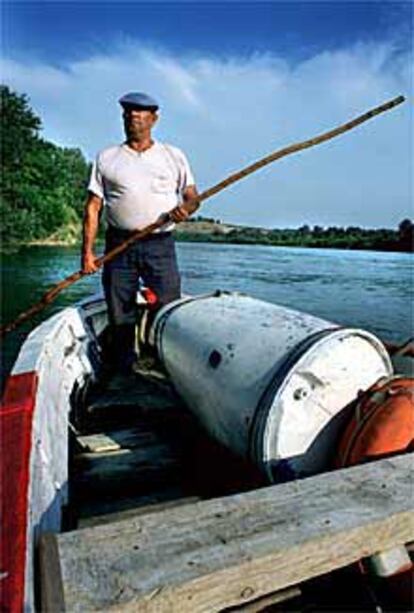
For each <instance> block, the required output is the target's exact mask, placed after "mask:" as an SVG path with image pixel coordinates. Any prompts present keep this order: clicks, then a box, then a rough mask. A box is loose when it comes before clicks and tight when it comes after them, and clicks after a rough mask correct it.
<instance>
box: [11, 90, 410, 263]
mask: <svg viewBox="0 0 414 613" xmlns="http://www.w3.org/2000/svg"><path fill="white" fill-rule="evenodd" d="M0 94H1V122H0V127H1V135H0V136H1V165H2V181H1V184H0V215H1V222H2V223H1V234H0V238H1V240H2V245H3V248H4V247H5V248H7V247H8V246H10V245H15V244H19V243H30V242H33V241H49V242H62V243H74V242H78V241H80V238H81V221H82V214H83V203H84V200H85V190H86V184H87V180H88V175H89V171H90V167H89V165H88V163H87V162H86V160H85V158H84V157H83V155H82V153H81V151H80V150H79V149H67V148H62V147H58V146H57V145H55V144H53V143H50V142H48V141H46V140H44V139H42V138H41V137H40V131H41V127H42V124H41V120H40V118H39V117H38V116H37V115H36V114H35V113H34V112H33V110H32V109H31V107H30V105H29V101H28V98H27V96H26V95H24V94H23V95H20V94H17V93H15V92H13V91H11V90H10V89H9V88H8V87H7V86H5V85H2V86H0ZM176 235H177V238H178V240H182V241H203V242H205V241H214V242H222V243H223V242H224V243H241V244H257V243H258V244H262V245H284V246H300V247H332V248H338V249H374V250H383V251H412V250H413V244H414V226H413V223H412V222H411V221H410V220H409V219H404V220H403V221H402V222H401V223H400V224H399V227H398V229H396V230H389V229H379V230H366V229H363V228H358V227H353V226H352V227H348V228H336V227H330V228H322V227H320V226H314V227H313V228H310V227H309V226H308V225H304V226H302V227H301V228H298V229H274V230H268V229H264V228H249V227H241V226H224V225H222V224H220V221H219V220H217V219H211V218H205V217H195V218H193V219H191V220H189V223H186V224H180V225H179V226H178V228H177V231H176Z"/></svg>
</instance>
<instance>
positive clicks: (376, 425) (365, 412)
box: [335, 377, 414, 468]
mask: <svg viewBox="0 0 414 613" xmlns="http://www.w3.org/2000/svg"><path fill="white" fill-rule="evenodd" d="M413 448H414V379H412V378H408V377H388V378H385V379H382V380H380V381H378V382H377V383H376V384H375V385H373V386H372V387H370V388H369V389H368V390H367V391H366V392H363V393H362V394H361V395H360V397H359V398H358V399H357V401H356V404H355V408H354V412H353V415H352V417H351V419H350V421H349V423H348V425H347V427H346V428H345V431H344V434H343V436H342V438H341V440H340V442H339V447H338V453H337V456H336V462H335V464H336V467H337V468H343V467H345V466H353V465H355V464H361V463H363V462H369V461H371V460H379V459H381V458H383V457H386V456H389V455H394V454H398V453H404V452H406V451H410V450H412V449H413Z"/></svg>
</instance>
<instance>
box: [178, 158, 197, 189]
mask: <svg viewBox="0 0 414 613" xmlns="http://www.w3.org/2000/svg"><path fill="white" fill-rule="evenodd" d="M178 159H179V168H180V174H179V179H178V181H179V183H178V188H179V190H180V192H181V193H182V192H183V191H184V190H185V188H186V187H188V186H189V185H195V179H194V175H193V171H192V170H191V166H190V164H189V162H188V160H187V158H186V156H185V155H184V153H183V152H182V151H180V150H179V151H178Z"/></svg>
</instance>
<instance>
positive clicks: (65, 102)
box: [1, 41, 413, 226]
mask: <svg viewBox="0 0 414 613" xmlns="http://www.w3.org/2000/svg"><path fill="white" fill-rule="evenodd" d="M410 61H411V58H410V57H409V56H408V55H405V56H404V55H401V54H400V55H397V54H396V52H395V50H394V48H393V45H392V43H391V42H390V43H383V44H365V45H362V44H357V45H355V46H353V47H352V48H349V49H341V50H337V51H326V52H325V53H321V54H319V55H316V56H314V57H311V58H309V59H307V60H306V61H303V62H302V63H299V64H296V65H293V66H292V65H290V64H289V63H288V62H286V61H284V59H283V58H278V57H274V56H272V55H270V54H268V55H256V56H253V57H250V58H236V57H233V58H222V57H213V56H210V57H200V56H178V55H174V54H172V53H169V52H168V51H167V50H165V49H163V50H160V49H155V48H150V47H148V46H142V45H140V44H138V43H137V42H135V43H132V42H131V41H129V42H128V43H127V44H124V45H123V47H122V48H118V49H116V50H114V51H112V52H108V54H107V55H106V56H103V55H101V56H94V57H90V58H89V59H87V60H83V61H81V62H74V63H72V64H70V65H68V66H65V68H64V69H59V68H55V67H52V66H47V65H40V64H34V65H23V64H21V63H18V62H15V61H10V60H7V59H4V60H3V61H2V66H1V71H2V75H3V81H4V82H5V83H7V84H8V85H10V86H11V87H12V88H14V89H16V90H17V91H19V92H25V93H27V94H28V95H29V97H30V99H31V103H32V105H33V107H34V109H35V110H36V111H37V112H38V114H39V115H40V116H41V118H42V120H43V124H44V136H45V137H46V138H49V139H51V140H54V141H55V142H58V143H59V144H62V145H66V146H78V147H81V148H82V150H83V151H84V152H85V154H86V155H87V156H88V157H90V158H91V157H93V156H94V154H95V152H96V151H97V150H98V149H100V148H102V147H105V146H107V145H109V144H112V143H114V142H118V141H119V140H120V138H121V136H122V134H121V121H120V115H119V113H118V109H117V104H116V101H117V99H118V98H119V96H120V95H122V94H123V93H125V92H126V91H131V90H141V91H147V92H149V93H151V94H152V95H154V96H155V97H157V98H159V100H160V101H161V104H162V109H161V120H160V125H159V129H158V133H157V136H158V138H160V139H164V140H167V141H169V142H173V143H175V144H177V145H178V146H181V147H182V148H183V149H184V150H185V151H186V152H187V153H188V155H189V157H190V158H191V160H192V163H193V166H194V168H195V170H196V175H197V177H198V182H199V184H200V187H202V188H206V187H208V186H210V185H211V184H213V183H215V182H217V181H219V180H220V179H222V178H223V177H224V176H226V175H227V174H228V173H230V172H232V171H234V170H236V169H238V168H239V167H241V166H243V165H245V164H247V163H249V162H251V161H253V160H255V159H256V158H258V157H261V156H262V155H265V154H267V153H269V152H271V151H272V150H275V149H277V148H279V147H282V146H285V145H287V144H290V143H292V142H295V141H298V140H303V139H305V138H309V137H311V136H313V135H314V134H316V133H319V132H322V131H325V130H327V129H329V128H331V127H334V126H335V125H337V124H338V123H342V122H344V121H346V120H348V119H350V118H352V117H353V116H355V115H357V114H360V113H362V112H364V111H365V110H367V109H369V108H371V107H373V106H376V105H377V104H380V103H381V102H383V101H385V100H387V99H389V98H392V97H394V96H396V95H398V94H400V93H403V94H406V95H407V94H408V95H410V93H411V92H410V75H411V69H412V66H411V64H410ZM411 123H412V117H411V114H410V107H409V103H406V104H405V105H403V106H402V107H399V108H398V109H396V110H394V111H391V112H390V113H388V114H387V115H384V116H382V117H379V118H377V119H374V120H372V121H371V122H369V123H368V124H366V125H365V126H363V127H361V128H358V129H357V130H355V131H353V132H351V133H349V134H347V135H344V136H341V137H339V138H338V139H336V140H335V141H332V142H330V143H327V144H325V145H323V146H321V147H320V148H319V147H318V148H316V149H314V150H310V151H307V152H306V153H303V154H300V155H298V156H293V157H291V158H288V159H285V160H284V161H282V162H280V163H276V164H275V165H274V166H272V167H270V168H268V169H266V170H263V171H261V172H260V173H258V174H257V175H255V176H252V177H250V178H249V179H246V181H244V182H242V183H241V184H240V185H239V186H234V187H233V188H231V190H229V191H228V192H225V193H223V194H222V195H220V196H218V197H216V198H215V199H214V200H213V201H211V204H206V205H204V209H203V210H204V212H205V214H206V215H213V216H215V217H220V218H221V219H225V220H228V221H234V222H238V223H248V224H255V225H267V226H283V225H291V226H297V225H300V224H302V223H310V224H325V225H328V224H338V225H339V224H341V225H356V224H361V225H367V226H395V225H396V224H397V223H398V222H399V221H400V220H401V219H402V218H403V217H406V216H410V215H412V211H411V210H410V208H411V206H412V183H411V165H412V162H413V159H412V158H413V148H412V137H411V133H410V128H411V127H412V126H411Z"/></svg>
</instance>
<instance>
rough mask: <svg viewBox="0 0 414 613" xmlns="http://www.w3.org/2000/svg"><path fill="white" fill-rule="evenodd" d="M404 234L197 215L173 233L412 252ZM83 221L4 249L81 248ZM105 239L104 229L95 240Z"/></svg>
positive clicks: (221, 240) (199, 239) (200, 238)
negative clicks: (237, 221) (256, 224)
mask: <svg viewBox="0 0 414 613" xmlns="http://www.w3.org/2000/svg"><path fill="white" fill-rule="evenodd" d="M406 221H407V224H410V227H409V232H407V235H406V236H404V235H402V234H401V232H400V233H399V232H398V231H395V230H390V229H384V228H383V229H369V230H367V229H364V228H358V227H350V228H338V227H329V228H326V229H325V228H323V227H320V226H314V227H313V229H311V228H310V227H309V226H307V225H304V226H301V227H300V228H297V229H292V228H285V229H268V228H258V227H251V226H236V225H230V224H225V223H221V222H220V221H219V220H214V219H208V218H202V217H198V218H195V219H191V220H189V221H187V222H183V223H181V224H178V225H177V226H176V228H175V229H174V231H173V233H174V236H175V239H176V241H177V242H178V243H180V242H191V243H216V244H222V245H223V244H224V245H260V246H264V247H266V246H270V247H297V248H302V249H342V250H346V251H377V252H388V253H390V252H391V253H412V252H413V251H414V244H413V240H412V236H411V235H412V228H413V226H412V224H411V222H410V221H409V220H406ZM81 232H82V229H81V224H80V223H77V224H71V225H70V226H67V227H62V228H61V229H60V230H59V231H58V232H56V233H54V234H53V235H51V236H49V237H45V238H43V239H35V240H30V241H16V242H10V243H3V244H2V245H1V246H0V252H1V253H8V252H9V253H11V252H16V251H18V250H20V249H23V248H27V247H68V248H69V247H71V248H73V247H78V248H79V250H80V249H81V244H82V243H81V239H80V237H81ZM104 242H105V239H104V236H103V232H102V231H101V232H100V234H99V236H98V238H97V240H96V244H97V245H99V246H102V245H103V244H104Z"/></svg>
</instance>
